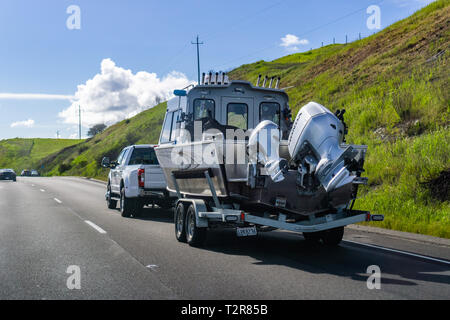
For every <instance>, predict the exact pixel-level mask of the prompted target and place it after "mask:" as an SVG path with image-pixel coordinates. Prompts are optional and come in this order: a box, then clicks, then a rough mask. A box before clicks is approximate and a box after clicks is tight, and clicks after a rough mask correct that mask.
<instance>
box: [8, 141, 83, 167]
mask: <svg viewBox="0 0 450 320" xmlns="http://www.w3.org/2000/svg"><path fill="white" fill-rule="evenodd" d="M81 141H83V140H72V139H20V138H16V139H8V140H1V141H0V168H5V167H8V168H11V169H14V170H15V171H16V172H18V173H20V172H21V171H22V170H23V169H38V170H41V166H40V164H39V163H40V161H41V160H42V158H44V157H46V156H48V155H51V154H53V153H56V152H58V151H60V150H62V149H64V148H66V147H69V146H73V145H76V144H78V143H80V142H81ZM44 169H45V168H44Z"/></svg>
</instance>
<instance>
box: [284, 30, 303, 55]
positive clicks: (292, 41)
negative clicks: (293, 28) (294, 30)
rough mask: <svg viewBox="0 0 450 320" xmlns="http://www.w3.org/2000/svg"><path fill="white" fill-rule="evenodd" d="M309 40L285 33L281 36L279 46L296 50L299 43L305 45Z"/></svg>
mask: <svg viewBox="0 0 450 320" xmlns="http://www.w3.org/2000/svg"><path fill="white" fill-rule="evenodd" d="M308 43H309V41H308V40H307V39H300V38H299V37H297V36H296V35H293V34H287V35H285V36H284V37H282V38H281V44H280V46H282V47H285V48H286V49H287V50H289V51H297V50H298V47H297V46H299V45H307V44H308Z"/></svg>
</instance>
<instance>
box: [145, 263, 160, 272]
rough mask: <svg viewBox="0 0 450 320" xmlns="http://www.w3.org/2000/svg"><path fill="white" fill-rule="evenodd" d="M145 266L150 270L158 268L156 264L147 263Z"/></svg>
mask: <svg viewBox="0 0 450 320" xmlns="http://www.w3.org/2000/svg"><path fill="white" fill-rule="evenodd" d="M147 268H149V269H150V270H153V271H154V270H156V269H157V268H159V267H158V266H157V265H156V264H149V265H148V266H147Z"/></svg>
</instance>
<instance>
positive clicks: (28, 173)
mask: <svg viewBox="0 0 450 320" xmlns="http://www.w3.org/2000/svg"><path fill="white" fill-rule="evenodd" d="M20 175H21V176H22V177H31V171H30V170H27V169H25V170H22V173H21V174H20Z"/></svg>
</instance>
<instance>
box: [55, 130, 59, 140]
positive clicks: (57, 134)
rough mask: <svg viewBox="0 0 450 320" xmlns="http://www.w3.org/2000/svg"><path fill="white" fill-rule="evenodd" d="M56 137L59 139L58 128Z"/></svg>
mask: <svg viewBox="0 0 450 320" xmlns="http://www.w3.org/2000/svg"><path fill="white" fill-rule="evenodd" d="M56 139H59V130H56Z"/></svg>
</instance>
